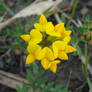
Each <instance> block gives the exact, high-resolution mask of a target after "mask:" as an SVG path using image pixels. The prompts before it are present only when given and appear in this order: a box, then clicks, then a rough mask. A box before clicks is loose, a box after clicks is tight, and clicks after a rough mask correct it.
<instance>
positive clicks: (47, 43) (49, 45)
mask: <svg viewBox="0 0 92 92" xmlns="http://www.w3.org/2000/svg"><path fill="white" fill-rule="evenodd" d="M71 32H72V31H71V30H66V29H65V26H64V23H59V24H57V25H55V26H54V25H53V23H52V22H48V21H47V19H46V17H45V16H44V15H43V14H42V15H41V17H40V20H39V23H35V24H34V29H32V30H31V31H30V33H29V34H24V35H21V38H22V39H24V40H25V41H26V42H27V43H28V46H27V51H28V56H27V58H26V64H31V63H33V62H35V61H40V62H41V65H42V67H43V68H44V69H45V70H48V69H49V70H51V71H52V72H53V73H56V71H57V65H58V64H59V63H60V62H61V60H68V59H69V58H68V55H67V54H68V53H72V52H75V51H76V49H75V48H74V47H73V46H71V45H69V42H70V40H71V37H70V34H71Z"/></svg>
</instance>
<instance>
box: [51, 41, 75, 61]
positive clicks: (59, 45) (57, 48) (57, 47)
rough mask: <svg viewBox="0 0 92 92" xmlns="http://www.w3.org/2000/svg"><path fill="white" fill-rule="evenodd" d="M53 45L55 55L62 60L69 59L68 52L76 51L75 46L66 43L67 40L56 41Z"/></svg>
mask: <svg viewBox="0 0 92 92" xmlns="http://www.w3.org/2000/svg"><path fill="white" fill-rule="evenodd" d="M52 46H53V51H54V55H55V57H58V58H60V59H62V60H68V55H67V53H72V52H75V51H76V49H75V48H74V47H72V46H70V45H68V44H66V42H64V41H55V42H54V43H53V45H52Z"/></svg>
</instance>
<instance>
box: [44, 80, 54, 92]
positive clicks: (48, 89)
mask: <svg viewBox="0 0 92 92" xmlns="http://www.w3.org/2000/svg"><path fill="white" fill-rule="evenodd" d="M52 87H53V82H52V83H48V85H47V86H46V87H45V88H44V91H43V92H49V91H50V90H51V88H52Z"/></svg>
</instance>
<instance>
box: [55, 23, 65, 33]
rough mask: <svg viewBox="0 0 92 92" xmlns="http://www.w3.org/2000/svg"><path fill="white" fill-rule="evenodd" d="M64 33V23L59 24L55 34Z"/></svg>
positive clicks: (56, 26)
mask: <svg viewBox="0 0 92 92" xmlns="http://www.w3.org/2000/svg"><path fill="white" fill-rule="evenodd" d="M63 31H64V23H59V24H57V25H55V32H59V33H62V32H63Z"/></svg>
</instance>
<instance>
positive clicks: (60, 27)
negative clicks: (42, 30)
mask: <svg viewBox="0 0 92 92" xmlns="http://www.w3.org/2000/svg"><path fill="white" fill-rule="evenodd" d="M71 32H72V31H71V30H68V31H66V30H65V27H64V23H59V24H57V25H55V27H54V25H53V24H52V23H50V22H48V23H47V25H46V33H47V34H49V35H50V36H56V37H58V38H59V39H60V40H63V41H65V42H67V43H68V42H69V41H70V40H71V37H70V34H71Z"/></svg>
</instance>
